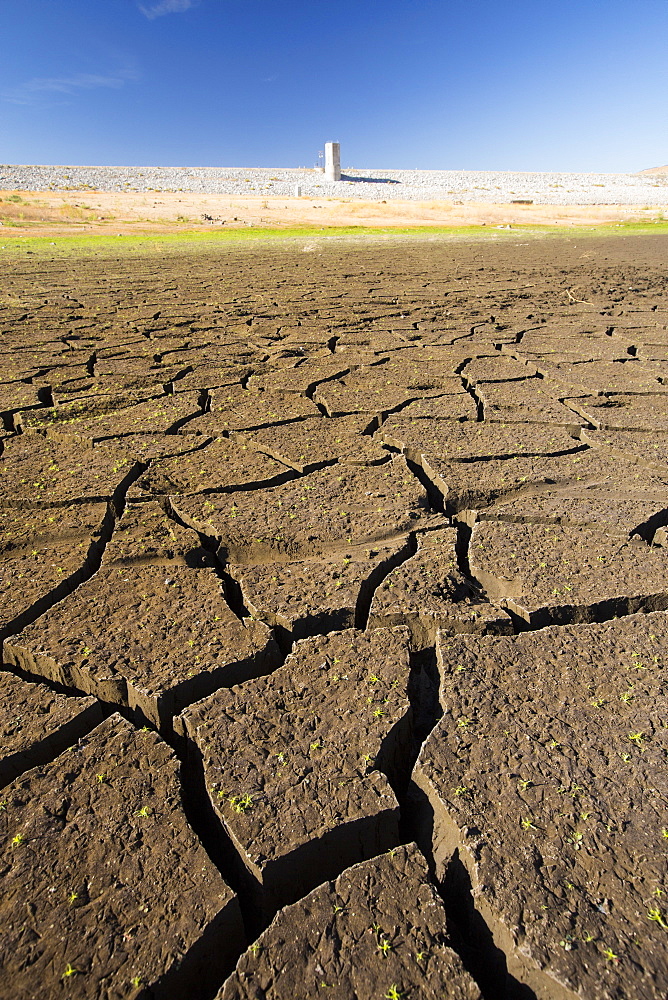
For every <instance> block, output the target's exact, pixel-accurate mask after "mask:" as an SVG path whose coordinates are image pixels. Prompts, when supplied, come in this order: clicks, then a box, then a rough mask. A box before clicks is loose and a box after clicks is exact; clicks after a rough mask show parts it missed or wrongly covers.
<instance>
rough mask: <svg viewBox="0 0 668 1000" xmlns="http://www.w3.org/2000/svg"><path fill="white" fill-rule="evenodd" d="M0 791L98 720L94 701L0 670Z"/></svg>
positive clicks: (56, 753)
mask: <svg viewBox="0 0 668 1000" xmlns="http://www.w3.org/2000/svg"><path fill="white" fill-rule="evenodd" d="M0 713H1V714H0V738H1V739H2V751H1V752H0V788H4V786H5V785H7V784H9V782H10V781H13V780H14V778H16V777H18V775H19V774H23V772H24V771H28V770H29V769H30V768H31V767H37V765H38V764H48V762H49V761H51V760H53V759H54V757H57V756H58V754H59V753H62V752H63V750H66V749H67V748H68V747H69V746H71V745H72V744H73V743H76V741H77V740H78V739H80V738H81V737H82V736H85V735H86V733H88V732H90V730H91V729H93V727H94V726H97V725H98V723H100V722H102V708H101V705H100V703H99V702H98V701H96V700H95V698H76V697H69V698H68V697H66V696H65V695H62V694H56V692H54V691H52V690H51V689H50V688H48V687H47V686H46V685H45V684H34V683H30V682H28V681H26V680H23V679H22V678H20V677H16V676H15V675H14V674H10V673H7V672H6V671H4V670H3V671H0Z"/></svg>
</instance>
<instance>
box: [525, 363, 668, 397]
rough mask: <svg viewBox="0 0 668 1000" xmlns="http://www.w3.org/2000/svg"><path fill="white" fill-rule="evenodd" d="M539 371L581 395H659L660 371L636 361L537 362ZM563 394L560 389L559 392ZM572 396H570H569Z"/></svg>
mask: <svg viewBox="0 0 668 1000" xmlns="http://www.w3.org/2000/svg"><path fill="white" fill-rule="evenodd" d="M537 367H538V370H539V371H540V372H541V373H542V374H543V375H546V376H549V378H550V379H551V380H552V381H553V382H556V383H559V384H561V385H562V386H570V387H572V388H577V389H579V390H581V391H582V394H583V395H589V394H591V395H593V396H599V395H603V394H604V393H620V392H622V393H658V392H660V391H661V384H660V382H659V375H660V369H658V370H656V371H654V370H652V367H651V366H650V365H648V364H646V363H643V362H641V361H637V360H635V359H627V360H625V361H587V362H584V363H581V364H567V363H564V362H559V363H558V364H555V365H550V364H544V363H543V362H540V361H539V362H537ZM562 394H564V393H563V390H562ZM568 395H572V393H568Z"/></svg>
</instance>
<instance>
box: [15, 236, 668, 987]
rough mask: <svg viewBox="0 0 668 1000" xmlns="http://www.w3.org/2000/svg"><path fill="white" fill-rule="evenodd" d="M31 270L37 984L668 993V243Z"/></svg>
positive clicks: (22, 404) (138, 260) (26, 937)
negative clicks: (667, 264)
mask: <svg viewBox="0 0 668 1000" xmlns="http://www.w3.org/2000/svg"><path fill="white" fill-rule="evenodd" d="M580 243H581V241H580V240H577V242H576V244H574V243H573V241H572V239H571V238H570V237H564V238H563V239H560V240H558V241H557V240H554V241H548V240H534V241H531V242H529V243H521V242H519V241H514V242H512V243H503V244H501V243H495V242H494V241H488V242H485V243H475V244H466V243H463V242H461V243H454V242H453V243H448V242H445V241H443V242H441V241H439V240H416V241H410V242H408V241H406V242H401V241H392V242H388V243H384V242H376V243H364V242H361V243H356V242H353V243H344V244H338V243H334V242H330V241H323V242H322V243H316V244H314V246H315V249H313V250H311V251H310V252H308V253H304V252H303V249H302V247H301V246H300V245H299V244H297V245H296V246H295V245H294V244H291V243H285V244H282V245H272V244H269V243H258V244H256V245H250V244H246V245H236V246H232V245H228V246H225V247H222V248H221V249H218V250H216V251H215V252H214V251H208V250H206V251H200V252H198V253H197V254H192V253H187V254H186V253H183V252H178V251H175V252H171V253H170V254H168V255H161V256H158V255H151V254H142V255H139V256H137V257H133V258H132V259H130V258H129V257H119V258H113V257H96V256H94V255H93V254H90V255H87V256H82V257H81V258H80V259H78V260H77V266H76V268H72V267H71V266H70V263H69V262H68V261H65V260H61V259H58V258H54V259H51V260H49V259H47V258H41V257H37V256H34V257H32V258H31V260H30V261H28V257H27V256H16V257H12V258H7V260H5V273H4V275H3V287H2V289H1V292H0V294H1V295H2V298H0V329H1V330H2V345H1V347H0V356H1V357H2V366H1V367H0V416H1V424H2V429H1V430H0V447H1V449H2V454H1V456H0V526H1V528H2V536H1V538H0V580H1V585H2V604H1V610H0V639H1V640H2V643H3V664H2V672H1V673H0V730H1V731H2V734H3V746H2V752H1V753H0V786H1V787H2V791H1V793H0V840H1V847H0V850H1V852H2V862H1V866H0V870H1V875H0V878H1V879H2V888H3V892H2V896H1V897H0V998H2V1000H5V998H7V1000H10V998H11V1000H29V998H33V997H39V998H42V997H43V998H45V1000H47V998H48V1000H51V998H54V997H61V996H62V997H63V998H68V997H72V998H77V997H96V998H97V997H100V998H105V1000H112V998H114V1000H115V998H119V1000H120V998H133V1000H150V998H152V997H153V998H161V1000H181V998H183V997H189V998H190V997H192V998H195V1000H216V998H218V1000H250V998H253V1000H260V998H262V1000H282V998H285V1000H292V998H299V1000H302V998H303V1000H307V998H316V997H322V996H331V997H337V998H339V997H340V998H341V1000H344V998H346V1000H348V998H350V1000H418V998H422V997H426V998H430V997H434V1000H436V998H437V997H438V998H439V1000H445V998H451V1000H455V998H456V1000H477V998H478V997H482V998H484V1000H497V998H501V1000H503V998H508V1000H531V998H532V997H534V998H538V1000H567V998H575V997H580V998H582V1000H588V998H592V1000H629V998H631V997H632V998H634V1000H636V998H638V1000H664V998H665V996H666V994H667V992H668V902H667V900H668V803H667V796H668V783H667V771H666V761H667V757H668V746H667V745H666V738H665V732H666V714H667V711H668V704H666V691H667V690H668V689H667V687H666V679H665V677H664V673H665V670H666V666H665V656H664V653H665V648H666V642H667V640H668V610H666V609H668V589H667V588H666V585H665V577H666V568H667V564H666V559H667V558H668V557H667V555H666V551H667V549H668V500H667V499H666V497H667V496H668V438H667V437H666V427H667V426H668V425H667V424H666V419H667V417H666V412H667V411H666V406H667V405H668V389H667V388H666V386H667V385H668V381H666V380H667V379H668V375H667V374H666V369H665V363H666V360H668V310H667V308H666V276H665V265H664V264H663V261H664V260H665V256H666V248H667V247H666V240H665V239H664V238H663V237H653V238H650V237H646V238H644V237H633V238H618V239H611V240H607V241H606V240H602V239H591V238H590V239H588V241H587V248H586V251H585V252H584V253H583V251H582V247H581V246H580V245H579V244H580Z"/></svg>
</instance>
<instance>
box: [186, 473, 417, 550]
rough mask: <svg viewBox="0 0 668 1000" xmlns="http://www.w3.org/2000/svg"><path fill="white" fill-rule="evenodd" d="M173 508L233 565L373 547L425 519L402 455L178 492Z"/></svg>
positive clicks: (415, 484) (406, 530)
mask: <svg viewBox="0 0 668 1000" xmlns="http://www.w3.org/2000/svg"><path fill="white" fill-rule="evenodd" d="M266 461H270V460H269V459H267V460H266ZM174 509H175V510H176V512H177V513H178V515H179V517H181V518H182V519H183V520H185V521H186V522H187V523H189V524H193V525H194V526H196V527H197V528H198V530H202V531H204V533H205V534H209V535H213V536H215V537H216V538H217V539H219V543H220V552H221V555H222V557H223V558H224V559H226V560H229V561H231V562H238V563H248V562H251V563H252V562H260V561H267V562H269V561H273V560H276V559H278V558H281V559H285V558H294V559H303V558H313V557H314V556H319V555H322V554H323V553H331V552H334V551H343V550H344V549H349V548H350V547H351V546H356V547H359V546H364V545H369V546H374V545H378V544H380V543H382V542H387V541H389V540H390V539H393V538H396V537H398V536H403V535H406V534H407V533H408V532H410V531H412V530H413V529H414V528H416V526H420V527H422V526H423V525H426V523H428V521H429V507H428V503H427V497H426V494H425V491H424V489H423V487H422V486H421V485H420V483H419V482H418V481H417V479H416V478H415V477H414V476H413V475H412V474H411V473H410V472H409V470H408V468H407V467H406V463H405V462H404V460H403V459H402V458H395V459H391V460H388V461H387V462H385V463H384V464H383V465H372V466H358V465H352V464H348V463H346V464H341V465H335V466H331V467H329V468H326V469H320V470H318V471H316V472H313V473H311V474H310V475H308V476H304V477H302V478H299V479H291V480H290V481H288V482H285V483H282V484H281V485H280V486H275V487H273V488H272V489H266V490H260V489H257V490H249V491H247V492H244V491H241V490H240V491H238V492H235V493H230V494H228V495H225V494H205V495H200V496H179V497H176V498H175V499H174Z"/></svg>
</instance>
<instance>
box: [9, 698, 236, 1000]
mask: <svg viewBox="0 0 668 1000" xmlns="http://www.w3.org/2000/svg"><path fill="white" fill-rule="evenodd" d="M4 794H5V801H4V803H3V813H2V819H1V822H2V825H3V827H4V837H3V846H2V853H3V859H2V873H3V897H2V904H1V905H0V912H1V913H2V932H1V933H2V956H3V970H2V971H3V985H2V987H1V988H0V989H1V990H2V995H3V996H6V997H9V996H12V997H17V998H18V997H21V998H27V997H32V998H35V1000H52V998H53V997H54V996H71V997H90V998H95V1000H98V998H100V997H104V998H108V1000H112V998H114V1000H115V998H118V1000H120V998H121V997H137V998H138V997H140V996H145V995H146V991H147V990H150V991H151V993H150V995H151V996H154V997H156V998H161V997H162V998H165V1000H167V998H170V1000H171V998H174V1000H176V998H177V997H183V996H184V995H193V994H192V993H190V983H194V984H195V991H199V990H200V988H201V987H200V984H201V983H202V984H203V983H205V982H207V981H208V982H210V981H211V979H212V978H213V979H214V981H215V978H216V976H217V975H218V976H219V975H221V973H222V974H224V973H225V968H226V966H227V968H228V969H229V959H230V956H231V955H232V954H234V952H235V951H236V950H237V949H238V948H239V947H243V942H244V933H243V927H242V923H241V915H240V912H239V906H238V902H237V899H236V897H235V896H234V894H233V893H232V891H231V890H230V889H229V888H228V886H227V885H226V884H225V882H224V881H223V880H222V878H221V877H220V875H219V873H218V872H217V871H216V869H215V867H214V866H213V865H212V864H211V862H210V861H209V859H208V858H207V856H206V853H205V851H204V849H203V848H202V846H201V844H200V843H199V842H198V840H197V838H196V837H195V835H194V834H193V831H192V830H191V829H190V828H189V826H188V824H187V822H186V819H185V816H184V815H183V808H182V802H181V795H180V789H179V781H178V761H177V760H176V759H175V757H174V755H173V754H172V753H171V752H170V750H169V748H168V747H167V746H166V745H165V744H164V743H163V742H162V741H161V740H160V739H159V738H158V737H157V736H156V735H155V734H154V733H141V732H137V731H136V730H135V729H134V728H133V727H132V726H131V725H129V723H127V722H125V721H124V720H123V719H121V718H120V717H119V716H117V715H116V716H112V718H111V719H109V720H108V721H107V722H105V723H103V724H102V725H100V726H99V727H98V728H96V729H95V730H93V732H92V733H91V734H90V736H88V737H87V738H86V739H84V740H83V741H81V742H79V744H78V745H77V746H76V747H73V748H72V749H71V750H68V751H66V752H65V753H64V754H63V755H62V756H61V757H59V758H57V759H56V760H55V761H54V762H53V763H52V764H49V765H46V766H44V767H38V768H35V769H34V770H32V771H28V772H27V773H26V774H24V775H23V777H21V778H18V779H17V780H16V781H14V782H13V783H12V784H11V785H10V786H9V787H8V788H7V789H6V790H5V793H4ZM175 869H177V870H178V871H179V878H178V879H175V878H174V870H175ZM168 915H169V917H168ZM167 917H168V919H166V918H167ZM54 928H57V930H56V931H55V933H54ZM158 930H159V933H157V932H158ZM207 938H208V939H209V940H211V939H215V940H216V941H217V946H216V951H215V953H214V954H211V952H210V951H209V952H208V953H207V954H205V955H204V956H203V955H202V951H201V946H202V942H203V941H205V940H206V939H207ZM218 949H220V950H218ZM212 964H213V966H214V967H215V968H212Z"/></svg>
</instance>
